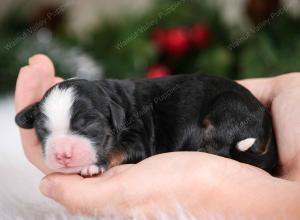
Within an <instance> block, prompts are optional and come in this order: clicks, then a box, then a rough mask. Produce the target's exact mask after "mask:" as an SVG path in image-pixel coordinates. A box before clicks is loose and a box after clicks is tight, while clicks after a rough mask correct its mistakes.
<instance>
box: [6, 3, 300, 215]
mask: <svg viewBox="0 0 300 220" xmlns="http://www.w3.org/2000/svg"><path fill="white" fill-rule="evenodd" d="M299 27H300V0H160V1H158V0H135V1H134V0H90V1H84V0H14V1H11V0H0V135H1V138H0V140H1V146H0V179H1V183H0V184H1V187H0V189H1V190H0V198H6V199H5V200H6V201H5V202H3V199H2V200H1V199H0V216H1V219H5V218H4V217H3V215H1V214H3V213H2V212H3V210H15V211H11V212H12V213H14V212H15V213H21V214H20V216H21V217H22V216H23V214H24V212H28V211H30V208H28V207H31V208H32V207H33V206H34V207H35V209H34V210H33V212H35V213H36V212H37V210H38V212H39V213H40V214H39V216H38V218H37V219H45V218H44V217H43V215H44V214H43V213H54V214H55V213H56V212H57V209H56V206H55V205H54V208H53V207H52V208H49V207H50V206H47V204H49V202H50V201H48V203H47V202H46V201H44V200H45V199H44V198H42V197H41V196H40V194H39V193H38V183H39V180H40V178H41V177H42V174H40V173H39V172H38V171H37V170H36V169H35V168H33V166H31V165H30V164H29V163H28V162H27V160H26V159H25V157H24V156H23V152H22V148H21V143H20V141H19V138H18V131H17V127H16V126H15V125H14V120H13V119H14V115H15V111H14V104H13V91H14V86H15V82H16V78H17V74H18V70H19V69H20V67H21V66H23V65H26V64H27V62H28V58H29V57H31V56H32V55H34V54H37V53H44V54H46V55H48V56H49V57H50V58H51V59H52V60H53V62H54V64H55V67H56V70H57V74H58V75H60V76H62V77H74V76H77V77H81V78H87V79H101V78H119V79H124V78H144V77H147V78H153V77H163V76H168V75H172V74H189V73H195V72H199V73H205V74H213V75H221V76H224V77H228V78H232V79H240V78H249V77H261V76H273V75H277V74H281V73H287V72H292V71H299V70H300V62H299V59H300V37H299V36H300V35H299V34H300V28H299ZM30 175H31V178H28V177H29V176H30ZM3 177H5V178H3ZM16 180H18V181H16ZM14 183H15V184H14ZM21 186H22V187H23V188H24V189H25V190H23V188H22V187H21ZM20 187H21V188H20ZM22 191H23V192H24V191H26V194H24V193H22ZM20 195H22V196H20ZM24 195H28V196H24ZM28 197H31V198H33V199H31V200H30V203H28ZM13 198H17V201H22V202H18V203H16V202H15V200H14V199H13ZM7 201H8V202H7ZM10 201H11V202H10ZM41 201H42V202H41ZM16 204H18V205H20V204H23V206H21V207H20V208H19V209H18V205H16ZM26 204H27V205H26ZM41 204H43V205H44V206H43V207H41ZM45 204H46V206H45ZM52 205H53V204H52ZM12 207H14V209H12ZM45 207H47V208H45ZM20 210H22V211H20ZM46 210H47V211H46ZM7 213H8V212H6V214H7ZM9 214H10V213H8V216H9ZM20 216H19V217H18V218H16V217H15V218H9V217H8V218H7V219H22V218H20ZM31 217H32V216H31ZM24 219H28V218H24ZM30 219H34V218H30Z"/></svg>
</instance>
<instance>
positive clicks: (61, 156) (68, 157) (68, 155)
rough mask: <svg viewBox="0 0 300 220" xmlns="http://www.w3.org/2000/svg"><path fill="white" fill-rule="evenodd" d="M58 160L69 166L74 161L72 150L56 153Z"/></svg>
mask: <svg viewBox="0 0 300 220" xmlns="http://www.w3.org/2000/svg"><path fill="white" fill-rule="evenodd" d="M55 159H56V161H57V162H58V163H59V164H61V165H64V166H67V165H68V164H69V163H70V162H71V161H72V152H62V153H55Z"/></svg>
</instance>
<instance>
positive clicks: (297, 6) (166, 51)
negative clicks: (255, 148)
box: [0, 0, 300, 93]
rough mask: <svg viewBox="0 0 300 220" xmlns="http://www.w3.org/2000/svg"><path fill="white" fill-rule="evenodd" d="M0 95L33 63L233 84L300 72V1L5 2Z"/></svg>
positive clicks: (0, 24) (64, 70)
mask: <svg viewBox="0 0 300 220" xmlns="http://www.w3.org/2000/svg"><path fill="white" fill-rule="evenodd" d="M0 4H1V7H0V93H5V92H8V91H12V90H13V88H14V84H15V80H16V76H17V74H18V70H19V68H20V67H21V66H22V65H25V64H26V63H27V60H28V58H29V57H30V56H32V55H33V54H36V53H45V54H47V55H48V56H50V57H51V58H52V60H53V61H54V63H55V66H56V68H57V72H58V74H59V75H62V76H64V77H70V76H79V77H83V78H92V79H94V78H103V77H109V78H137V77H139V78H140V77H156V76H165V75H169V74H179V73H193V72H200V73H206V74H214V75H222V76H225V77H229V78H234V79H237V78H245V77H255V76H270V75H276V74H279V73H284V72H291V71H297V70H299V69H300V63H299V62H298V59H299V58H300V38H299V32H300V29H299V27H300V26H299V25H300V17H299V15H300V3H299V0H282V1H280V0H263V1H262V0H163V1H158V0H137V1H133V0H114V1H109V0H101V1H99V0H91V1H89V2H88V3H87V2H85V1H83V0H64V1H63V0H39V1H37V0H30V1H28V0H27V1H26V0H14V1H10V0H1V2H0Z"/></svg>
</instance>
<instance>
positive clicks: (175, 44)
mask: <svg viewBox="0 0 300 220" xmlns="http://www.w3.org/2000/svg"><path fill="white" fill-rule="evenodd" d="M165 43H166V45H165V50H166V52H167V53H169V54H170V55H174V56H181V55H183V54H184V53H185V52H186V51H187V50H188V47H189V41H188V33H187V31H186V30H185V29H184V28H176V29H171V30H169V31H168V32H167V36H166V42H165Z"/></svg>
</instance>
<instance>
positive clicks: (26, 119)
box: [15, 103, 38, 129]
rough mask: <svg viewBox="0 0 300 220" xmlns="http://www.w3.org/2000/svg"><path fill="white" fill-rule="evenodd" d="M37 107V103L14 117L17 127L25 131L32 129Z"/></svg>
mask: <svg viewBox="0 0 300 220" xmlns="http://www.w3.org/2000/svg"><path fill="white" fill-rule="evenodd" d="M37 105H38V103H36V104H33V105H30V106H28V107H26V108H25V109H23V110H22V111H20V112H19V113H18V114H17V115H16V117H15V122H16V123H17V125H18V126H19V127H21V128H26V129H30V128H33V123H34V120H35V114H36V111H37Z"/></svg>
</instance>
